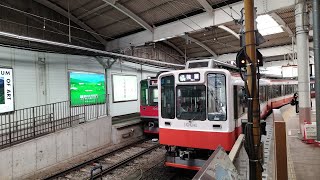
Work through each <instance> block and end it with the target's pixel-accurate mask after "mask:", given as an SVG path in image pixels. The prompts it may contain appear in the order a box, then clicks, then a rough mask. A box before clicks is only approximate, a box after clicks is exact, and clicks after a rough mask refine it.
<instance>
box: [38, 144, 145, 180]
mask: <svg viewBox="0 0 320 180" xmlns="http://www.w3.org/2000/svg"><path fill="white" fill-rule="evenodd" d="M144 141H146V139H141V140H138V141H136V142H133V143H131V144H128V145H126V146H123V147H120V148H117V149H114V150H112V151H110V152H108V153H106V154H103V155H101V156H98V157H96V158H94V159H90V160H88V161H85V162H83V163H80V164H78V165H76V166H73V167H71V168H69V169H66V170H64V171H61V172H58V173H56V174H53V175H51V176H49V177H46V178H44V179H45V180H51V179H56V178H59V177H62V176H65V175H67V174H69V173H71V172H73V171H76V170H78V169H81V168H82V167H84V166H88V165H90V164H92V163H94V162H96V161H99V160H101V159H103V158H105V157H107V156H110V155H112V154H114V153H116V152H117V151H121V150H125V149H129V148H130V147H132V146H134V145H136V144H139V143H141V142H144Z"/></svg>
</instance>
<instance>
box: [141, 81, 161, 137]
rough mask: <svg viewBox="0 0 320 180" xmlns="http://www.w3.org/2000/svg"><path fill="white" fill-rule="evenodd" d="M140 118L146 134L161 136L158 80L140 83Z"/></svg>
mask: <svg viewBox="0 0 320 180" xmlns="http://www.w3.org/2000/svg"><path fill="white" fill-rule="evenodd" d="M140 91H141V95H140V100H141V102H140V118H141V120H142V121H143V131H144V133H146V134H156V135H157V134H159V123H158V85H157V79H155V78H152V79H145V80H142V81H141V82H140Z"/></svg>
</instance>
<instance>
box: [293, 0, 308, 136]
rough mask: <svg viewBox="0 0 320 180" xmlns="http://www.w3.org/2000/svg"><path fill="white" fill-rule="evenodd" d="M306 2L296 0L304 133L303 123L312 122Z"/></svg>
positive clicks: (299, 83) (299, 76) (300, 98)
mask: <svg viewBox="0 0 320 180" xmlns="http://www.w3.org/2000/svg"><path fill="white" fill-rule="evenodd" d="M307 18H308V16H307V9H306V1H305V0H296V6H295V20H296V43H297V59H298V90H299V121H300V129H301V132H303V123H304V122H305V121H306V122H310V121H311V107H310V106H311V102H310V101H311V99H310V76H309V74H310V73H309V72H310V70H309V40H308V35H309V30H308V22H307Z"/></svg>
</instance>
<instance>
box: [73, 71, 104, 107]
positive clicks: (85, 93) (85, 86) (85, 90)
mask: <svg viewBox="0 0 320 180" xmlns="http://www.w3.org/2000/svg"><path fill="white" fill-rule="evenodd" d="M70 100H71V105H72V106H79V105H90V104H101V103H105V102H106V85H105V75H104V74H97V73H88V72H70Z"/></svg>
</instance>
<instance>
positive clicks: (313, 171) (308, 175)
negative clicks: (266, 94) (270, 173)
mask: <svg viewBox="0 0 320 180" xmlns="http://www.w3.org/2000/svg"><path fill="white" fill-rule="evenodd" d="M312 104H313V108H312V110H311V119H312V121H315V120H316V117H315V116H316V112H315V107H316V103H315V99H312ZM287 106H288V107H287V108H283V110H281V111H282V116H283V119H284V121H285V122H286V129H287V156H288V178H289V180H302V179H308V180H313V179H314V180H319V179H320V172H319V169H320V148H319V147H315V146H314V145H313V144H306V143H304V142H302V141H301V133H300V129H299V113H296V112H295V107H294V106H290V105H287Z"/></svg>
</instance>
